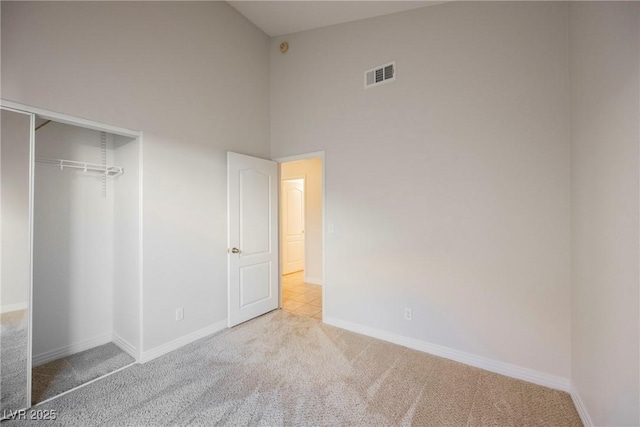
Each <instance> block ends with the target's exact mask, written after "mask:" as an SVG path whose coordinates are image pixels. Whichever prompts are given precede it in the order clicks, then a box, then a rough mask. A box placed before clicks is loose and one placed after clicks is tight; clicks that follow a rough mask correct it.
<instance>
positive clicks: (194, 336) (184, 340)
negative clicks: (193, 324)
mask: <svg viewBox="0 0 640 427" xmlns="http://www.w3.org/2000/svg"><path fill="white" fill-rule="evenodd" d="M226 328H227V319H224V320H221V321H219V322H217V323H214V324H213V325H210V326H207V327H205V328H202V329H199V330H197V331H195V332H192V333H190V334H188V335H184V336H182V337H180V338H176V339H175V340H173V341H170V342H168V343H166V344H162V345H160V346H158V347H155V348H153V349H151V350H149V351H145V352H143V353H142V358H141V360H142V363H147V362H149V361H151V360H153V359H155V358H157V357H160V356H162V355H164V354H167V353H169V352H171V351H174V350H177V349H179V348H180V347H184V346H185V345H187V344H191V343H192V342H194V341H197V340H199V339H202V338H205V337H208V336H209V335H212V334H215V333H216V332H220V331H222V330H223V329H226Z"/></svg>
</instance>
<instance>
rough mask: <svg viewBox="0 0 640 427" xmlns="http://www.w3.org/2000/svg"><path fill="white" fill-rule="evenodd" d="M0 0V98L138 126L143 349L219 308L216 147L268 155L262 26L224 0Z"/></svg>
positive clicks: (222, 201) (222, 170) (221, 199)
mask: <svg viewBox="0 0 640 427" xmlns="http://www.w3.org/2000/svg"><path fill="white" fill-rule="evenodd" d="M1 7H2V30H1V31H2V37H1V39H2V70H1V71H2V82H1V83H2V97H3V98H5V99H9V100H12V101H16V102H21V103H24V104H29V105H35V106H38V107H41V108H46V109H50V110H54V111H59V112H62V113H66V114H69V115H74V116H80V117H85V118H88V119H91V120H95V121H99V122H104V123H110V124H115V125H118V126H121V127H125V128H129V129H136V130H141V131H143V132H144V154H143V156H144V158H143V162H144V171H143V174H144V213H143V219H144V229H143V233H144V248H143V250H144V261H143V262H144V269H143V274H144V301H143V305H144V350H150V349H153V348H155V347H157V346H159V345H162V344H165V343H167V342H169V341H171V340H174V339H176V338H179V337H182V336H184V335H186V334H189V333H191V332H194V331H197V330H200V329H202V328H205V327H207V326H210V325H212V324H214V323H216V322H219V321H221V320H223V319H226V317H227V307H226V301H227V295H226V294H227V292H226V289H227V252H226V250H227V247H226V241H227V239H226V234H227V231H226V222H227V221H226V215H227V208H226V150H233V151H236V152H241V153H243V154H249V155H254V156H260V157H268V156H269V39H268V37H267V36H266V35H265V34H264V33H262V32H261V31H260V30H258V29H257V28H256V27H255V26H254V25H253V24H251V23H250V22H249V21H248V20H246V19H245V18H244V17H242V16H241V15H240V14H239V13H238V12H236V11H235V10H234V9H233V8H232V7H231V6H229V5H228V4H226V3H224V2H13V3H9V2H2V4H1ZM61 29H64V31H61ZM177 307H184V309H185V311H184V313H185V318H184V320H183V321H181V322H176V321H175V309H176V308H177Z"/></svg>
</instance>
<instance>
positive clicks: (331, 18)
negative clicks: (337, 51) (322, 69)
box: [228, 1, 445, 37]
mask: <svg viewBox="0 0 640 427" xmlns="http://www.w3.org/2000/svg"><path fill="white" fill-rule="evenodd" d="M228 3H229V4H230V5H231V6H233V7H234V8H235V9H236V10H237V11H238V12H240V13H241V14H243V15H244V16H245V17H247V19H249V21H251V22H253V23H254V24H255V25H256V26H257V27H258V28H260V29H261V30H262V31H264V32H265V33H266V34H267V35H268V36H270V37H276V36H281V35H284V34H291V33H297V32H298V31H305V30H311V29H314V28H320V27H326V26H329V25H334V24H342V23H345V22H351V21H358V20H360V19H366V18H373V17H374V16H382V15H389V14H391V13H397V12H402V11H405V10H411V9H418V8H421V7H426V6H432V5H434V4H440V3H445V2H444V1H229V2H228Z"/></svg>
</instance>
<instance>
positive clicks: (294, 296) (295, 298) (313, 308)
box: [282, 271, 322, 320]
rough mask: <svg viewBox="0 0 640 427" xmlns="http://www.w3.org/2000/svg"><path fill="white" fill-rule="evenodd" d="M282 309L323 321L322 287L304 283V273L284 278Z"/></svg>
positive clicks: (300, 272)
mask: <svg viewBox="0 0 640 427" xmlns="http://www.w3.org/2000/svg"><path fill="white" fill-rule="evenodd" d="M282 309H283V310H285V311H289V312H291V313H295V314H299V315H301V316H307V317H313V318H315V319H320V320H322V286H320V285H312V284H310V283H305V282H304V272H303V271H298V272H296V273H291V274H287V275H285V276H282Z"/></svg>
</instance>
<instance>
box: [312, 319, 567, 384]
mask: <svg viewBox="0 0 640 427" xmlns="http://www.w3.org/2000/svg"><path fill="white" fill-rule="evenodd" d="M324 323H326V324H329V325H333V326H337V327H338V328H342V329H346V330H348V331H352V332H356V333H359V334H362V335H367V336H370V337H373V338H378V339H381V340H384V341H388V342H391V343H394V344H398V345H401V346H403V347H408V348H412V349H414V350H418V351H422V352H425V353H429V354H433V355H435V356H439V357H444V358H446V359H450V360H454V361H456V362H460V363H464V364H466V365H470V366H475V367H476V368H480V369H484V370H487V371H490V372H495V373H497V374H501V375H506V376H508V377H512V378H517V379H519V380H523V381H528V382H530V383H534V384H538V385H541V386H545V387H549V388H553V389H556V390H562V391H566V392H569V391H570V388H571V387H570V384H571V382H570V380H569V379H568V378H563V377H558V376H555V375H551V374H547V373H544V372H540V371H536V370H533V369H529V368H524V367H522V366H517V365H512V364H510V363H505V362H501V361H499V360H494V359H489V358H487V357H483V356H478V355H475V354H472V353H467V352H464V351H460V350H456V349H453V348H449V347H445V346H442V345H438V344H433V343H429V342H426V341H422V340H418V339H415V338H409V337H405V336H402V335H398V334H395V333H392V332H387V331H383V330H380V329H375V328H370V327H368V326H362V325H359V324H356V323H352V322H348V321H345V320H341V319H336V318H334V317H324Z"/></svg>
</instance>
